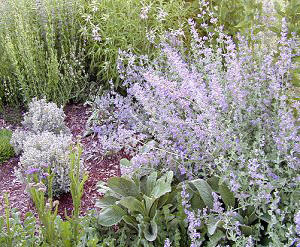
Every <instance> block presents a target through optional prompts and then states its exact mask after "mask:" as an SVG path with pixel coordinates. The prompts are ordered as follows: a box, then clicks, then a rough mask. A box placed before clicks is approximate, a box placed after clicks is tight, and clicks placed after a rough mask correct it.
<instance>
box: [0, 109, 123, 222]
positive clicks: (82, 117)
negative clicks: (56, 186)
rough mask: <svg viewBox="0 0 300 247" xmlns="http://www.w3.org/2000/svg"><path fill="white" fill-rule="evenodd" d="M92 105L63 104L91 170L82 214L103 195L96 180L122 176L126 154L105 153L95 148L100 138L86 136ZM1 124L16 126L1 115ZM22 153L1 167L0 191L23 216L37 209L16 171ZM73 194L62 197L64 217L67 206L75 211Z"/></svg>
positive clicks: (2, 207) (69, 209) (61, 207)
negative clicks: (121, 166)
mask: <svg viewBox="0 0 300 247" xmlns="http://www.w3.org/2000/svg"><path fill="white" fill-rule="evenodd" d="M89 110H90V109H89V107H86V106H83V105H82V104H72V105H67V106H66V107H65V108H64V111H65V114H66V119H65V122H66V125H67V126H68V127H69V128H70V130H71V132H72V135H73V139H74V141H75V140H76V139H77V138H80V139H81V143H82V145H83V148H84V153H83V156H84V159H85V166H86V170H87V171H88V172H89V174H90V175H89V179H88V181H87V182H86V183H85V186H84V194H83V197H82V201H81V214H85V213H86V211H87V210H89V209H94V205H95V202H96V199H97V198H99V197H100V194H99V193H98V192H97V186H96V184H97V182H98V181H100V180H102V181H106V180H107V179H108V178H109V177H112V176H119V175H120V168H119V161H120V159H121V158H123V157H124V154H122V152H121V153H119V154H117V155H113V156H106V157H103V156H102V155H100V152H99V153H98V152H95V150H99V151H100V149H101V147H100V146H97V145H98V144H97V141H96V140H95V137H94V136H87V137H83V134H84V131H85V125H86V121H87V119H88V117H89V114H90V112H89ZM0 128H1V129H2V128H9V129H15V128H16V125H9V124H7V123H5V120H4V119H3V118H2V119H0ZM18 162H19V157H14V158H11V159H10V160H9V161H7V162H5V163H3V164H2V165H1V169H0V191H2V192H8V193H9V195H10V196H9V199H10V206H11V208H16V209H18V210H19V211H20V213H21V215H22V217H23V216H24V215H25V213H26V212H28V211H33V212H35V207H34V205H33V202H32V200H31V199H30V196H29V195H28V194H27V193H25V185H23V184H22V183H20V182H18V181H16V180H15V179H16V177H15V175H14V168H17V167H18ZM3 194H4V193H2V194H1V195H0V201H1V202H2V201H3ZM72 208H73V206H72V197H71V194H70V193H68V194H64V195H62V196H61V197H60V198H59V207H58V213H59V215H60V216H62V217H64V214H65V210H66V211H67V213H68V215H69V214H70V213H71V211H72ZM3 213H4V205H3V204H2V203H1V204H0V215H2V214H3Z"/></svg>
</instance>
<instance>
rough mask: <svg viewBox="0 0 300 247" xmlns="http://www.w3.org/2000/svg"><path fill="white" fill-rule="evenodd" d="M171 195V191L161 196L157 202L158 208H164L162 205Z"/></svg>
mask: <svg viewBox="0 0 300 247" xmlns="http://www.w3.org/2000/svg"><path fill="white" fill-rule="evenodd" d="M169 196H170V193H168V194H165V195H163V196H161V197H160V198H159V199H158V203H157V208H158V209H160V208H162V207H163V206H164V205H165V204H166V202H167V201H168V199H169Z"/></svg>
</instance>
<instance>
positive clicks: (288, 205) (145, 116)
mask: <svg viewBox="0 0 300 247" xmlns="http://www.w3.org/2000/svg"><path fill="white" fill-rule="evenodd" d="M186 2H188V4H187V5H181V3H182V4H184V3H183V2H178V1H177V2H173V1H170V2H165V1H154V2H152V5H149V3H150V2H147V1H139V2H138V3H139V4H140V5H138V7H137V9H134V8H131V7H132V5H131V4H133V3H136V2H135V1H126V2H125V1H122V2H120V3H122V4H123V5H121V6H122V9H120V7H119V6H117V5H114V4H115V3H116V2H112V1H109V0H107V1H101V2H94V1H92V2H85V3H82V5H81V7H83V8H78V11H79V13H80V15H81V16H80V18H82V19H80V18H79V22H80V25H82V26H81V27H82V30H81V31H80V32H82V33H81V34H82V37H81V38H83V44H84V47H86V51H87V50H88V55H87V57H85V58H86V59H87V60H86V61H89V62H92V64H93V65H92V68H91V70H89V72H90V74H89V76H88V77H90V78H92V77H94V79H95V78H96V77H99V78H97V80H100V81H101V80H103V81H101V84H103V83H104V84H106V85H109V86H110V91H107V92H105V93H103V94H101V95H96V98H95V100H94V101H91V102H89V104H91V105H92V107H93V112H92V114H91V116H90V118H89V120H88V124H87V132H86V133H85V137H88V138H92V140H93V141H94V145H93V148H92V149H90V150H87V153H85V155H86V154H87V157H88V156H91V157H92V158H97V157H93V156H95V153H96V154H97V155H98V156H100V157H102V159H103V157H109V156H111V155H115V154H120V153H121V154H123V155H126V158H123V159H121V160H120V168H121V174H120V176H119V177H112V178H109V179H108V180H107V181H99V183H98V192H99V193H101V195H102V196H101V197H100V198H98V200H97V204H96V206H97V210H96V211H95V210H93V211H91V212H89V213H87V215H86V216H80V207H81V200H82V198H83V196H84V184H85V183H86V182H87V179H88V177H87V174H86V173H85V169H84V166H83V164H82V161H83V160H82V159H81V156H82V154H83V153H84V151H85V150H82V149H81V147H80V146H79V145H77V146H74V145H73V139H74V138H72V135H71V131H70V129H69V128H67V127H66V125H65V115H64V112H63V110H62V108H59V107H57V105H56V104H54V103H51V102H47V100H46V99H41V100H37V99H33V101H29V99H30V98H31V96H26V97H27V99H28V102H31V103H29V108H28V109H29V110H28V112H27V113H25V116H24V120H23V122H22V128H19V129H16V130H15V131H14V133H13V136H12V140H11V144H12V145H13V146H14V149H15V152H16V153H18V154H21V156H20V164H19V167H18V169H17V170H16V174H17V175H18V178H19V179H20V180H22V181H23V182H24V183H25V184H26V185H27V188H26V189H27V192H28V193H29V194H30V196H31V198H32V200H33V203H34V204H35V207H36V211H37V216H38V222H39V225H38V226H37V227H36V228H33V225H34V224H35V223H36V219H35V217H33V215H32V214H30V213H28V214H27V215H26V216H25V218H24V223H22V222H21V220H20V218H19V216H18V213H15V210H13V209H10V206H9V198H8V195H5V198H4V199H5V200H4V201H5V202H4V203H5V214H4V215H3V216H1V217H0V229H1V232H0V243H1V244H3V245H4V246H12V245H17V246H37V245H40V246H55V245H57V244H58V245H59V246H106V247H107V246H124V247H127V246H149V247H151V246H164V247H168V246H191V247H195V246H236V247H238V246H289V247H290V246H298V245H299V244H300V235H299V232H300V176H299V171H300V152H299V141H300V139H299V122H300V121H299V113H298V112H297V110H298V108H299V100H297V99H298V98H299V96H298V95H297V91H296V90H295V81H296V79H297V66H298V64H297V57H299V55H300V43H299V42H300V40H299V34H297V33H293V32H292V30H294V29H296V26H297V25H294V26H293V23H292V20H294V19H296V17H297V14H295V15H293V17H290V19H289V18H285V15H286V14H285V13H284V11H286V13H292V12H293V11H292V10H291V6H293V7H295V8H293V10H294V12H293V13H297V6H298V5H297V4H295V3H294V2H293V1H289V2H287V5H286V6H287V7H286V6H285V7H284V5H282V6H281V7H278V5H275V6H277V7H276V11H277V13H278V15H277V16H276V13H275V12H274V11H273V12H272V11H271V12H266V7H268V6H271V5H264V4H261V3H260V2H258V1H250V0H249V1H236V2H235V4H234V5H232V9H231V8H230V7H229V6H231V5H230V4H232V3H233V2H232V1H229V0H228V1H227V0H224V1H220V4H218V2H216V1H199V2H198V1H186ZM24 3H25V1H24ZM26 3H27V2H26ZM49 3H52V2H51V1H49ZM53 3H54V2H53ZM57 3H60V1H58V2H57ZM118 3H119V2H118ZM28 4H30V0H28ZM51 6H52V5H51ZM57 6H60V5H57ZM182 6H185V7H186V9H185V7H182ZM187 6H189V7H190V8H191V9H193V11H194V10H195V12H193V11H192V12H190V13H187V15H185V14H186V13H185V12H184V11H186V10H187V9H189V8H188V7H187ZM60 7H61V6H60ZM172 7H174V10H173V12H172V11H171V8H172ZM198 7H200V8H199V9H198ZM168 8H170V11H167V9H168ZM281 8H283V9H284V11H283V10H282V9H281ZM180 10H182V12H181V11H180ZM74 11H75V10H74ZM151 11H153V12H151ZM280 11H281V12H280ZM291 11H292V12H291ZM75 13H76V15H77V13H78V12H77V9H76V11H75ZM115 13H118V14H119V15H116V16H114V14H115ZM124 13H126V14H127V15H128V16H131V15H130V14H132V16H131V17H134V18H133V20H128V19H126V18H127V17H126V16H124ZM171 13H172V14H174V16H173V17H174V20H177V17H178V14H179V15H182V16H183V17H184V18H183V21H184V20H185V18H186V19H187V18H188V15H189V14H190V15H191V16H192V17H193V18H189V19H188V20H186V21H185V22H184V23H183V26H181V27H180V25H179V28H178V26H176V25H174V23H175V22H176V21H175V22H173V19H172V18H173V17H172V16H171ZM111 15H113V16H111ZM50 16H51V15H50ZM120 17H125V21H124V23H120V20H119V18H120ZM230 17H232V18H233V20H232V21H230ZM168 18H170V19H168ZM276 18H278V19H276ZM138 20H140V22H139V21H138ZM113 21H116V23H113ZM144 21H145V22H147V23H145V25H146V27H148V26H147V25H149V27H152V28H153V30H156V28H158V29H157V30H158V33H159V35H158V36H155V37H156V38H157V40H155V42H152V41H153V40H152V41H151V37H150V36H149V34H151V32H149V29H147V28H146V29H145V32H144V31H143V33H140V29H138V28H137V27H136V25H137V24H138V23H144ZM151 21H153V23H152V22H151ZM169 21H170V23H169ZM277 21H278V23H276V22H277ZM101 22H102V23H104V24H105V25H103V26H102V28H101V26H100V23H101ZM76 23H77V22H76ZM274 23H276V25H275V24H274ZM129 24H134V25H133V26H132V29H133V32H132V33H130V35H131V34H132V36H130V38H128V39H124V38H123V37H122V35H124V32H123V28H124V25H125V26H126V25H128V26H130V25H129ZM135 24H136V25H135ZM176 24H179V23H177V22H176ZM222 24H223V25H224V26H222ZM141 25H143V24H141ZM156 25H157V26H156ZM169 25H170V26H171V27H172V28H174V29H173V30H171V29H168V28H169V27H170V26H169ZM220 25H221V26H220ZM274 25H275V26H274ZM175 27H176V29H175ZM76 28H77V26H76ZM112 30H115V31H116V32H115V33H114V37H113V38H112V39H110V35H111V33H112ZM141 30H143V29H141ZM153 30H152V31H153ZM182 30H184V31H183V32H182ZM238 30H240V31H241V32H239V33H235V32H236V31H238ZM272 30H273V31H272ZM118 31H119V32H118ZM150 31H151V30H150ZM165 31H166V32H165ZM135 32H137V33H138V36H137V37H135V36H134V35H133V33H135ZM125 33H126V34H127V32H125ZM77 34H78V33H77ZM46 36H47V35H46ZM140 36H142V37H140ZM74 37H76V38H77V36H76V35H74ZM131 37H135V38H136V39H133V40H132V39H131ZM152 37H154V36H152ZM46 40H47V39H46ZM54 40H56V39H54ZM67 40H68V38H67ZM84 40H85V41H84ZM112 40H113V41H112ZM143 40H148V41H147V42H149V43H145V44H146V45H145V47H140V46H139V42H142V41H143ZM108 41H109V42H111V43H107V42H108ZM105 42H106V43H105ZM104 44H105V46H103V45H104ZM147 44H151V45H150V46H149V47H150V48H149V47H148V46H147ZM131 46H132V47H131ZM55 47H56V46H55ZM58 47H59V46H58ZM66 47H67V46H66ZM119 48H121V49H125V50H121V49H119ZM128 48H129V49H128ZM144 48H145V51H144ZM148 48H149V49H148ZM152 48H155V52H153V51H154V50H153V51H152V50H151V49H152ZM55 49H56V48H55ZM106 49H107V50H106ZM150 50H151V51H150ZM106 52H108V53H109V54H108V55H107V56H106V55H105V53H106ZM67 53H68V52H67ZM57 54H60V50H59V49H58V50H57ZM149 54H151V55H149ZM107 61H109V62H108V63H107ZM97 62H98V64H97ZM111 65H112V66H111ZM116 70H118V71H116ZM98 72H99V73H98ZM117 72H118V73H117ZM47 73H48V72H47ZM20 74H21V73H20ZM95 75H96V77H95ZM101 77H102V78H101ZM0 78H1V77H0ZM111 78H115V79H116V80H113V81H110V79H111ZM63 84H64V83H63ZM62 87H63V85H62ZM120 88H121V89H122V90H121V94H120ZM47 90H48V89H47ZM25 91H26V90H25ZM54 91H55V90H54ZM54 91H53V92H54ZM53 92H52V93H53ZM93 94H97V92H96V91H95V92H93ZM54 95H55V93H54ZM46 97H47V95H46ZM58 98H60V96H59V97H58ZM84 141H85V140H84ZM98 149H100V150H98ZM94 160H95V159H94ZM111 162H112V161H111ZM96 175H98V174H96V173H95V174H90V176H96ZM89 189H91V188H89ZM67 191H71V196H72V201H73V211H72V213H71V215H67V212H66V213H65V214H66V215H65V220H62V219H61V218H60V217H59V216H58V215H57V214H58V206H59V205H58V204H59V200H63V199H62V198H63V196H64V194H65V192H67ZM54 196H56V197H55V198H56V199H58V201H55V199H54ZM93 200H95V198H93ZM98 209H100V211H99V210H98Z"/></svg>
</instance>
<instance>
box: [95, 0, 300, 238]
mask: <svg viewBox="0 0 300 247" xmlns="http://www.w3.org/2000/svg"><path fill="white" fill-rule="evenodd" d="M204 5H205V3H204ZM211 18H213V16H211ZM212 21H213V22H214V21H215V20H212ZM189 24H190V26H191V35H192V37H193V41H192V44H191V47H192V49H191V53H190V54H189V56H186V54H185V53H182V52H179V51H178V49H177V48H174V46H172V45H170V44H168V43H167V42H166V43H162V44H161V57H160V58H158V59H157V60H156V61H154V62H149V59H148V58H147V57H145V56H143V57H137V56H134V55H133V54H132V53H131V52H127V53H126V52H123V51H120V52H119V55H120V59H119V61H118V64H117V66H118V69H119V72H120V76H121V78H122V79H123V80H124V85H123V86H125V87H127V97H122V96H119V95H117V94H110V95H105V96H102V97H101V98H99V99H98V101H97V103H96V104H97V106H96V107H95V108H96V109H101V110H100V111H99V112H98V113H99V114H100V116H101V117H96V121H98V122H97V124H96V126H97V128H96V131H97V133H98V137H99V141H100V143H101V145H102V146H103V147H104V148H105V149H107V150H113V151H119V150H121V149H122V148H125V150H126V151H129V152H131V155H132V156H133V159H132V160H131V163H132V165H133V166H134V167H136V168H137V167H140V166H147V167H148V166H152V167H156V168H157V169H161V170H168V169H171V170H173V171H174V173H175V175H177V176H178V177H179V178H180V179H182V178H187V179H192V178H199V177H203V178H207V177H210V176H211V175H212V174H214V175H216V176H219V177H220V178H222V180H223V181H226V182H227V184H229V185H230V188H231V189H232V191H233V192H234V193H235V196H237V197H238V198H239V200H240V203H242V204H243V203H244V205H249V204H251V205H253V206H255V208H258V210H261V211H262V212H263V211H264V212H267V211H268V210H269V209H270V207H271V206H270V205H272V201H274V200H275V201H277V198H276V197H278V195H276V194H275V193H274V191H281V190H282V189H287V188H291V186H293V188H294V189H296V188H299V180H297V179H296V177H297V174H299V169H300V160H299V153H300V150H299V147H300V145H299V141H300V138H299V125H297V121H299V114H298V115H295V114H294V108H295V109H296V108H297V107H299V102H295V101H293V97H292V96H293V95H292V92H293V90H292V85H291V74H290V70H291V69H292V68H293V62H292V58H293V56H294V54H295V50H297V49H299V44H296V43H295V41H294V40H288V39H287V38H286V26H285V21H284V20H283V32H282V37H281V39H280V41H279V43H278V46H277V47H275V46H274V47H271V48H270V47H264V46H260V44H259V42H258V41H259V37H255V36H254V35H253V36H252V38H253V40H252V41H253V45H252V46H251V47H250V46H249V43H248V40H246V39H245V38H243V37H239V41H238V43H237V44H235V43H234V42H233V41H232V39H231V38H230V37H229V36H227V35H225V34H224V33H223V32H222V28H217V29H216V32H215V33H214V34H209V37H210V38H211V37H212V36H213V35H214V36H215V38H216V42H217V44H214V45H212V43H210V39H208V38H207V37H206V38H204V37H199V35H198V33H197V30H196V25H195V23H194V22H193V20H190V21H189ZM254 41H255V42H254ZM297 52H298V51H297ZM97 119H98V120H97ZM99 119H101V120H99ZM103 119H104V120H103ZM149 140H154V141H155V143H156V144H155V147H153V148H151V149H149V150H148V151H146V152H144V151H143V152H141V149H140V147H141V146H143V145H144V144H145V143H147V142H148V141H149ZM288 193H289V192H288ZM213 196H214V211H215V212H218V213H220V214H221V213H222V206H221V203H220V201H219V197H218V195H217V194H213ZM188 197H189V196H188V195H187V193H186V191H185V190H183V192H182V199H183V206H184V208H185V213H186V215H187V220H188V222H189V231H190V236H191V239H193V241H194V240H195V241H196V240H197V239H199V238H200V236H199V233H198V232H197V230H196V228H197V227H199V226H200V224H201V223H200V221H199V217H197V216H196V215H195V212H193V211H191V210H190V209H189V202H188ZM262 212H260V213H262ZM233 227H235V228H236V229H237V230H238V229H239V226H238V225H236V226H233ZM286 236H287V235H286Z"/></svg>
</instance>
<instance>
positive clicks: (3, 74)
mask: <svg viewBox="0 0 300 247" xmlns="http://www.w3.org/2000/svg"><path fill="white" fill-rule="evenodd" d="M79 6H80V2H78V1H63V0H58V1H54V0H43V1H38V0H36V1H35V0H20V1H19V0H18V1H16V0H7V1H4V2H3V1H2V3H1V6H0V13H1V14H0V54H1V57H0V81H1V83H0V103H1V104H8V103H10V104H16V103H21V104H22V103H28V102H30V100H31V98H33V97H42V96H46V98H47V99H48V100H51V101H54V102H56V103H57V104H65V103H66V102H68V101H69V100H71V99H72V100H79V99H81V98H83V97H85V96H86V93H87V88H88V86H89V83H87V77H88V75H87V74H86V73H85V68H84V60H83V56H84V54H83V52H84V47H83V46H82V44H81V43H80V41H79V36H78V35H77V32H78V30H79V23H78V17H79V16H78V14H79V13H78V10H79V9H80V7H79ZM4 13H5V14H4ZM83 95H85V96H83Z"/></svg>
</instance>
